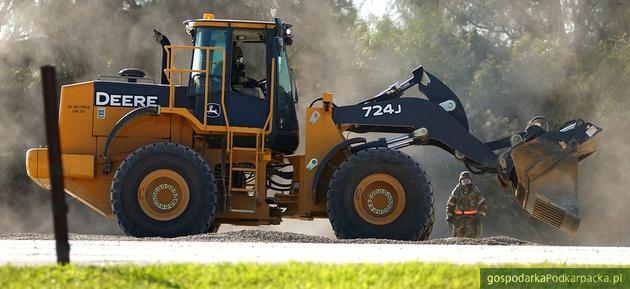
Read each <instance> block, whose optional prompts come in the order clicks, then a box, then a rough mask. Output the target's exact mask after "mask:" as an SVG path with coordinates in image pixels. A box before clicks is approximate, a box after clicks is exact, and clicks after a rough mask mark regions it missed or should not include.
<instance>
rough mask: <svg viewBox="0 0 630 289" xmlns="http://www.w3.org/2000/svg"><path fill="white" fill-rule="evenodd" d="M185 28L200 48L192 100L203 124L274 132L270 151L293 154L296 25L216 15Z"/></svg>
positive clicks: (195, 51) (192, 75) (189, 89)
mask: <svg viewBox="0 0 630 289" xmlns="http://www.w3.org/2000/svg"><path fill="white" fill-rule="evenodd" d="M184 24H186V31H187V32H188V33H189V34H190V35H191V36H192V41H193V44H194V46H195V48H194V49H193V52H192V63H191V72H190V79H189V81H188V87H187V95H188V96H189V97H192V98H193V99H194V102H195V105H194V115H195V116H196V117H197V119H199V121H200V122H202V123H204V121H205V122H206V124H207V125H216V126H225V125H228V124H229V126H232V127H234V126H236V127H251V128H266V127H269V126H271V134H270V135H268V136H267V138H266V140H267V144H266V146H267V147H269V148H271V149H273V150H277V151H280V152H283V153H289V154H290V153H293V152H294V151H295V149H296V148H297V146H298V142H299V132H298V122H297V115H296V110H295V103H296V102H297V91H296V89H295V87H294V83H295V82H294V80H293V76H292V73H291V70H290V67H289V63H288V59H287V54H286V51H285V47H286V46H287V45H290V44H291V40H292V39H291V38H292V35H291V29H290V28H289V27H291V25H290V24H285V23H282V21H280V20H279V19H276V21H275V22H263V21H240V20H239V21H234V20H218V19H214V16H213V15H212V14H204V18H203V19H196V20H188V21H185V22H184ZM206 66H208V69H206ZM206 71H207V74H209V75H206ZM206 89H207V90H208V93H207V100H206ZM270 108H271V110H272V111H271V112H270ZM204 112H205V115H204ZM269 115H271V120H270V121H271V123H270V124H268V125H267V126H266V123H267V119H268V117H269ZM246 145H247V144H246ZM254 145H255V142H254Z"/></svg>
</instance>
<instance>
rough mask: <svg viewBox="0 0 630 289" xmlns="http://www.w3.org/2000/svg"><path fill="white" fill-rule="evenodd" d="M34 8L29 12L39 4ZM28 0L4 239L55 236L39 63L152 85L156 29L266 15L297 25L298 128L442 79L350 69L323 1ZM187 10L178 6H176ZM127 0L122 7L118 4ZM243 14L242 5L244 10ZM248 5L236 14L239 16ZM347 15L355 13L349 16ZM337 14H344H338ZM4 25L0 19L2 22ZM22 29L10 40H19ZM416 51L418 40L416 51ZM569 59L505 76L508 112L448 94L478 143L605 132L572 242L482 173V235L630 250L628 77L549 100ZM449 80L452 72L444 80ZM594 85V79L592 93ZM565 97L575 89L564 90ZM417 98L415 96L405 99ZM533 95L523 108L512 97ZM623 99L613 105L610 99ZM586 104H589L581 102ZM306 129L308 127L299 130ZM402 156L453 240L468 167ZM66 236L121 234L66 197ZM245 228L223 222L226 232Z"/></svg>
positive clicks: (71, 73) (18, 55) (1, 146)
mask: <svg viewBox="0 0 630 289" xmlns="http://www.w3.org/2000/svg"><path fill="white" fill-rule="evenodd" d="M36 2H38V3H40V4H34V3H36ZM70 2H73V1H50V2H44V1H33V3H32V4H28V5H26V4H25V5H21V6H20V5H17V6H16V7H15V8H14V9H13V11H12V14H11V15H12V17H9V18H7V19H4V20H3V21H4V23H0V25H2V29H1V30H0V31H1V32H2V33H3V35H2V36H3V37H4V38H5V39H6V40H7V41H2V42H0V64H2V67H5V68H10V69H3V70H2V71H1V72H0V95H1V96H0V123H2V125H1V126H0V136H2V139H1V140H0V171H1V172H2V173H1V174H0V231H4V232H50V231H51V229H52V228H51V224H50V215H51V212H50V209H49V199H48V197H49V196H48V194H47V193H45V192H43V191H42V190H41V189H39V188H37V187H36V186H35V185H33V184H32V183H31V182H30V180H28V177H27V176H26V175H25V173H24V171H25V168H24V159H23V158H24V152H25V150H26V149H27V148H29V147H36V146H38V145H40V144H43V143H44V131H43V119H42V118H41V116H42V115H43V113H42V104H41V95H40V91H39V90H40V84H39V81H38V69H39V66H41V65H44V64H54V65H56V66H57V69H58V73H59V82H60V83H64V84H65V83H72V82H79V81H87V80H92V79H95V78H96V77H97V76H98V75H99V74H115V73H116V72H117V71H118V70H120V69H122V68H125V67H137V68H141V69H143V70H144V71H146V72H147V74H148V75H149V76H153V77H155V78H159V74H158V71H159V66H160V53H161V51H160V49H159V46H158V45H157V44H156V43H155V42H154V41H153V39H152V37H153V33H152V31H153V29H154V28H155V29H158V30H160V31H161V32H163V33H164V34H165V35H167V36H168V37H169V38H170V39H171V42H172V43H173V44H188V43H190V42H189V41H190V40H189V38H188V35H186V34H185V33H184V31H183V25H182V24H181V21H183V20H185V19H189V18H196V17H199V16H201V14H202V13H203V12H206V11H207V12H213V13H215V15H216V16H217V17H218V18H236V19H251V20H260V19H265V20H266V19H273V17H274V16H278V17H281V18H283V20H285V21H286V22H288V23H292V24H294V25H295V29H294V31H295V33H296V36H295V41H294V45H293V46H292V47H290V48H289V52H288V53H289V57H290V58H291V63H292V66H293V68H294V70H295V73H296V78H297V84H298V87H299V91H300V97H301V98H300V103H299V120H300V122H302V121H303V120H304V111H305V109H306V106H307V105H308V104H309V103H310V102H311V101H312V100H313V99H315V98H318V97H320V96H321V94H322V93H323V92H325V91H329V92H333V93H334V95H335V102H336V103H338V104H340V105H343V104H351V103H356V102H358V101H360V100H363V99H366V98H369V97H371V96H373V95H375V94H377V93H378V92H380V91H381V90H383V89H385V88H386V87H388V86H389V85H390V84H391V83H393V82H395V81H399V80H403V79H406V78H408V77H409V72H410V71H411V70H412V69H414V68H415V67H416V66H418V65H421V64H425V67H427V69H428V70H429V71H432V72H436V70H437V73H435V74H436V75H437V76H438V77H440V75H441V73H448V72H445V71H441V69H442V68H439V67H438V68H434V67H431V65H430V64H431V60H430V59H428V58H427V61H426V62H424V63H414V61H415V60H414V61H412V62H405V63H401V62H400V59H401V57H394V56H396V55H395V54H394V53H396V52H393V51H379V53H378V55H379V58H378V59H376V60H374V61H373V62H372V64H373V66H371V67H367V68H365V69H366V70H372V71H373V72H371V73H369V74H367V75H365V74H360V73H357V71H356V66H355V65H356V64H357V63H361V62H364V61H366V60H364V59H361V58H360V53H359V52H358V48H357V47H356V45H357V44H356V43H357V41H356V39H354V35H353V33H352V25H353V24H352V23H351V22H350V23H348V22H342V21H341V20H337V19H330V18H323V17H322V15H330V14H331V9H332V8H331V7H330V6H328V4H326V3H327V2H326V1H300V5H297V4H296V2H295V1H288V0H286V1H280V0H279V1H254V0H250V1H246V0H242V1H227V0H226V1H214V2H213V4H203V3H200V2H201V1H194V2H193V3H189V2H188V1H153V2H152V1H148V2H147V3H145V5H144V7H142V8H141V9H133V7H129V6H125V5H123V9H121V7H120V5H121V4H120V2H119V1H105V0H102V1H96V0H94V1H85V2H78V1H77V2H76V3H70ZM183 2H185V3H183ZM123 3H125V1H123ZM244 7H246V9H244ZM241 8H243V9H241ZM347 12H348V13H349V15H348V16H349V17H348V18H351V17H350V16H352V14H351V13H352V12H351V11H347ZM341 18H343V17H341ZM0 20H2V19H0ZM15 31H17V32H15ZM418 45H420V44H418ZM570 59H571V58H570V55H565V54H564V53H562V54H552V55H545V54H540V55H537V56H536V58H534V59H532V58H527V57H523V58H517V59H516V61H514V62H512V63H510V65H512V67H511V69H510V70H509V71H510V73H509V74H508V75H507V76H506V78H507V79H512V81H513V83H514V85H513V86H512V87H513V88H514V91H513V95H511V97H510V98H509V99H507V100H502V101H501V103H502V104H504V105H505V106H504V107H494V106H488V107H486V105H488V102H484V101H481V100H479V99H474V98H470V97H469V96H468V92H467V91H465V90H463V89H462V88H461V87H460V86H458V85H454V87H453V89H454V90H455V91H456V92H457V93H458V94H459V95H460V98H461V99H462V101H463V102H464V104H465V106H466V109H467V112H468V115H469V118H470V119H471V126H472V132H473V134H475V135H476V136H477V137H479V138H481V139H482V140H490V139H492V138H496V137H500V136H506V135H509V134H511V133H513V132H515V131H518V130H520V129H522V127H523V126H524V124H525V122H526V121H527V120H528V119H529V118H531V117H532V116H533V115H535V114H538V113H540V112H545V111H546V112H549V111H550V110H549V109H548V108H549V105H550V104H553V105H555V106H557V107H562V109H561V110H560V111H552V112H553V113H554V115H552V116H550V118H551V119H553V120H554V121H555V123H556V125H557V124H560V122H562V121H564V120H568V119H571V118H578V117H583V118H585V119H586V120H589V121H592V122H594V123H596V124H598V125H600V126H602V127H603V128H604V129H605V132H604V135H602V136H601V139H600V146H599V148H598V151H597V152H596V153H595V154H594V155H593V156H591V157H589V158H588V159H586V160H585V161H583V162H582V164H581V166H580V169H581V171H580V185H581V187H580V191H579V193H580V197H579V206H580V208H581V212H580V213H581V215H582V226H581V228H580V230H579V232H578V234H577V235H576V236H574V237H571V236H566V235H564V234H562V233H558V232H555V231H553V230H552V229H551V228H549V227H548V226H547V225H544V224H542V223H540V222H539V221H537V220H535V219H533V218H531V217H530V216H528V215H527V214H526V213H525V212H523V211H522V210H521V209H520V208H519V207H518V205H517V204H516V203H515V202H513V201H512V200H511V198H512V197H511V192H506V191H502V190H500V189H498V185H497V183H496V181H495V179H494V177H493V176H490V175H486V176H477V177H476V178H475V180H476V182H477V184H478V185H479V186H480V187H481V188H482V190H483V191H484V192H486V194H487V196H488V198H489V199H490V201H491V202H492V203H491V205H490V212H489V218H488V220H487V221H486V223H485V231H484V235H485V236H490V235H499V234H500V235H508V236H513V237H517V238H522V239H526V240H529V241H534V242H540V243H562V244H611V245H628V243H630V239H628V236H630V225H629V224H628V222H625V221H624V220H627V219H629V218H630V210H627V208H625V203H626V198H627V190H628V188H630V178H628V177H625V175H626V174H627V173H626V172H628V171H630V160H629V156H630V149H629V146H628V143H629V141H630V135H629V134H627V133H623V132H624V131H626V130H627V128H628V127H629V126H630V123H629V119H630V117H628V114H627V108H628V105H629V103H628V100H626V101H625V102H624V103H609V102H607V101H606V100H607V99H608V98H609V96H611V95H615V94H617V95H618V94H627V91H630V82H628V81H627V79H629V76H630V72H628V71H627V70H625V71H621V72H618V71H613V70H610V69H609V68H608V67H606V66H604V65H602V66H601V67H597V68H594V69H597V73H595V75H598V77H596V78H593V79H590V80H588V81H591V82H592V83H596V84H595V85H594V86H593V87H596V89H594V90H593V91H592V96H591V98H589V99H579V100H576V102H569V103H559V104H558V103H556V104H554V103H553V101H552V100H553V99H552V96H553V95H554V93H556V90H558V83H560V82H562V81H563V78H564V77H565V76H566V72H567V69H568V64H567V63H568V62H569V61H570ZM451 73H452V72H451ZM597 83H601V84H600V85H598V84H597ZM563 89H566V90H570V89H571V88H570V87H566V88H563ZM408 94H409V95H419V93H408ZM523 99H528V102H526V103H523V102H522V101H521V102H519V101H518V100H523ZM615 99H620V98H615ZM588 100H590V102H589V104H588V105H586V106H585V105H584V102H585V101H587V102H588ZM301 125H303V124H301ZM404 151H405V152H406V153H408V154H410V155H411V156H413V157H415V158H416V159H417V160H418V161H419V162H420V163H421V165H422V166H423V168H424V169H425V170H426V171H427V173H428V175H429V177H430V178H431V181H432V184H433V190H434V195H435V201H434V204H435V210H436V226H435V227H434V231H433V232H434V233H433V234H432V238H438V237H445V236H448V235H449V229H448V226H447V225H446V222H445V221H444V218H443V210H444V206H445V203H446V198H447V197H448V194H449V193H450V191H451V189H452V187H453V186H454V185H455V182H456V181H457V176H458V174H459V172H460V171H461V170H463V169H464V167H463V165H462V164H461V163H460V162H458V161H456V160H455V159H454V158H453V157H452V156H450V155H449V154H447V153H445V152H444V151H442V150H440V149H437V148H433V147H412V148H406V149H404ZM69 204H70V215H69V221H70V229H71V231H72V232H76V233H99V234H105V233H107V234H121V232H120V230H119V229H118V227H117V225H116V224H115V221H112V220H107V219H104V218H103V217H102V216H100V215H98V214H97V213H95V212H92V211H91V210H89V209H88V208H87V207H85V206H83V205H82V204H80V203H78V202H75V201H71V200H70V202H69ZM264 228H265V229H269V230H284V231H295V232H300V233H305V234H312V235H324V236H333V235H334V234H333V233H332V229H331V227H330V224H329V223H328V221H327V220H317V221H315V222H308V221H295V220H286V221H284V222H283V223H282V224H281V225H279V226H265V227H264ZM235 229H242V227H236V226H229V225H226V226H222V228H221V231H225V230H235Z"/></svg>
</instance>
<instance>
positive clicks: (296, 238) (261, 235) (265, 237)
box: [0, 230, 535, 245]
mask: <svg viewBox="0 0 630 289" xmlns="http://www.w3.org/2000/svg"><path fill="white" fill-rule="evenodd" d="M51 239H53V236H52V235H51V234H32V233H20V234H7V233H0V240H51ZM70 239H71V240H77V241H189V242H263V243H326V244H328V243H337V244H409V245H412V244H425V245H426V244H433V245H535V243H531V242H528V241H523V240H519V239H514V238H510V237H506V236H496V237H487V238H478V239H471V238H442V239H432V240H427V241H417V242H413V241H397V240H383V239H353V240H338V239H330V238H326V237H321V236H312V235H305V234H297V233H290V232H277V231H263V230H241V231H229V232H222V233H209V234H202V235H194V236H185V237H178V238H134V237H127V236H114V235H79V234H70Z"/></svg>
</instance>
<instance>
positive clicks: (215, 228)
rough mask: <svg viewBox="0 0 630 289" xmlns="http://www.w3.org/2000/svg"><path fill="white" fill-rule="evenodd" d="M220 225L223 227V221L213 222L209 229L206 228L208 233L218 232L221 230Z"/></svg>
mask: <svg viewBox="0 0 630 289" xmlns="http://www.w3.org/2000/svg"><path fill="white" fill-rule="evenodd" d="M219 227H221V223H219V222H212V224H211V225H210V226H209V227H208V230H206V233H216V232H218V231H219Z"/></svg>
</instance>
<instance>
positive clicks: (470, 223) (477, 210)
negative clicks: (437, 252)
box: [446, 171, 487, 238]
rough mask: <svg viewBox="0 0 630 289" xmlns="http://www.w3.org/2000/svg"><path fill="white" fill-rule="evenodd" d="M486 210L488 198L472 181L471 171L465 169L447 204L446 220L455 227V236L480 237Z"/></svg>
mask: <svg viewBox="0 0 630 289" xmlns="http://www.w3.org/2000/svg"><path fill="white" fill-rule="evenodd" d="M486 210H487V205H486V199H485V198H484V197H483V196H482V195H481V192H480V191H479V189H478V188H477V186H475V185H474V184H473V183H472V176H471V174H470V172H468V171H463V172H462V173H461V174H460V175H459V183H458V184H457V186H455V189H453V192H452V193H451V196H450V197H449V198H448V203H447V204H446V221H447V222H448V224H449V226H450V227H451V228H453V237H467V238H477V237H479V235H480V234H481V220H482V219H483V217H485V216H486Z"/></svg>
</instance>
